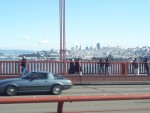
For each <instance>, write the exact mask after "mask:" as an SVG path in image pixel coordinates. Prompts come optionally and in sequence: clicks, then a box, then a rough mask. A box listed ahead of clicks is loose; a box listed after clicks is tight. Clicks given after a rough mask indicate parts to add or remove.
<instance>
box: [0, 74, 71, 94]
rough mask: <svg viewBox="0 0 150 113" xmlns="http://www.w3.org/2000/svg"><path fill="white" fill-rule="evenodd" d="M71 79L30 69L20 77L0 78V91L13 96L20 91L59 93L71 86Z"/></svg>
mask: <svg viewBox="0 0 150 113" xmlns="http://www.w3.org/2000/svg"><path fill="white" fill-rule="evenodd" d="M72 85H73V84H72V82H71V80H68V79H66V78H65V77H63V76H60V75H58V74H54V73H52V72H47V71H32V72H30V73H28V74H27V75H24V76H23V77H21V78H11V79H4V80H0V93H2V94H6V95H8V96H14V95H17V94H18V93H21V92H51V93H52V94H54V95H59V94H61V93H62V90H66V89H70V88H71V87H72Z"/></svg>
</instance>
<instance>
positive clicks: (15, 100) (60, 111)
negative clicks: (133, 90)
mask: <svg viewBox="0 0 150 113" xmlns="http://www.w3.org/2000/svg"><path fill="white" fill-rule="evenodd" d="M140 99H142V100H143V99H150V95H149V94H130V95H108V96H96V95H95V96H42V97H41V96H34V97H5V98H0V104H13V103H48V102H57V103H58V106H57V113H63V104H64V102H82V101H112V100H113V101H116V100H140Z"/></svg>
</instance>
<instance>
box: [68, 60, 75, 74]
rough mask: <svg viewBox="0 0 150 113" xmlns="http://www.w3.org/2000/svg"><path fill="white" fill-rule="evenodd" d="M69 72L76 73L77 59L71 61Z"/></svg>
mask: <svg viewBox="0 0 150 113" xmlns="http://www.w3.org/2000/svg"><path fill="white" fill-rule="evenodd" d="M69 74H75V61H74V59H71V61H70V68H69Z"/></svg>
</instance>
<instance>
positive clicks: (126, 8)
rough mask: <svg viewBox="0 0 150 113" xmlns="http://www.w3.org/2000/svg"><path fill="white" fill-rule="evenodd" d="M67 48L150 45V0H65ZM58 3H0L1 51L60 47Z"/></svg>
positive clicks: (38, 0)
mask: <svg viewBox="0 0 150 113" xmlns="http://www.w3.org/2000/svg"><path fill="white" fill-rule="evenodd" d="M65 5H66V17H65V18H66V29H65V30H66V47H67V49H70V48H71V47H75V45H77V44H79V45H81V47H82V49H84V48H85V47H86V46H88V47H91V46H92V47H96V44H97V43H100V46H101V47H105V46H110V47H116V46H120V47H122V48H134V47H143V46H150V45H149V44H150V0H66V4H65ZM59 29H60V28H59V0H0V49H20V50H51V49H59V48H60V45H59V44H60V34H59V33H60V31H59Z"/></svg>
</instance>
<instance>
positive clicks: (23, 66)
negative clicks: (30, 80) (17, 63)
mask: <svg viewBox="0 0 150 113" xmlns="http://www.w3.org/2000/svg"><path fill="white" fill-rule="evenodd" d="M27 73H28V71H27V59H26V57H25V56H22V60H21V74H22V76H23V75H26V74H27Z"/></svg>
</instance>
